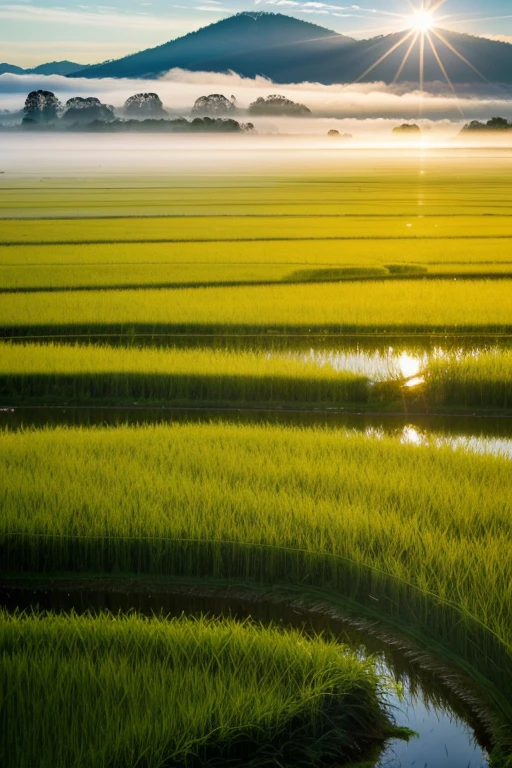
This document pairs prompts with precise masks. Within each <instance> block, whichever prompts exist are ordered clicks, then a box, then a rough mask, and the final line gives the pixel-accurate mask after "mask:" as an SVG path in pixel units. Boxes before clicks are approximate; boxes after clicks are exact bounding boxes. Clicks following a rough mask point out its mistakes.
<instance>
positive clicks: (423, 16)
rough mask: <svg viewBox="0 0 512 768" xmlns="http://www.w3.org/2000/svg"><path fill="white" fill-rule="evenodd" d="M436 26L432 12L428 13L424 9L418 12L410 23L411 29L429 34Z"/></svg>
mask: <svg viewBox="0 0 512 768" xmlns="http://www.w3.org/2000/svg"><path fill="white" fill-rule="evenodd" d="M435 25H436V21H435V19H434V14H433V13H432V11H427V10H425V9H423V8H422V9H421V10H419V11H417V12H416V13H415V14H414V16H413V17H412V18H411V21H410V27H411V29H414V30H416V31H417V32H428V31H429V29H432V27H435Z"/></svg>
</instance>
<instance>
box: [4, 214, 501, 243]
mask: <svg viewBox="0 0 512 768" xmlns="http://www.w3.org/2000/svg"><path fill="white" fill-rule="evenodd" d="M426 237H428V238H431V239H434V240H438V239H443V238H459V239H460V238H496V239H497V238H505V239H510V238H512V216H494V217H485V216H476V215H475V216H468V217H464V218H458V217H450V216H437V217H436V216H430V217H424V216H422V215H421V214H419V213H416V214H415V215H411V216H410V217H409V218H407V217H405V218H402V217H399V218H395V217H393V216H389V217H384V216H383V217H382V218H378V219H375V218H373V217H371V216H370V217H349V216H347V217H346V218H332V217H327V216H312V217H301V216H284V217H272V216H267V217H265V216H262V217H260V218H253V217H251V216H247V217H243V216H242V217H233V216H226V217H220V218H219V217H217V218H216V217H208V216H201V217H178V216H177V217H174V218H125V219H123V218H119V219H101V218H96V219H94V218H90V219H86V218H76V219H58V220H48V219H36V220H33V219H30V220H27V221H23V222H20V221H13V220H6V221H4V222H2V228H1V232H0V244H1V243H3V244H5V245H11V246H12V245H16V244H24V243H35V244H41V245H44V244H51V243H69V244H80V243H95V242H98V243H123V242H124V243H132V242H137V243H151V242H178V243H179V242H224V241H228V242H229V241H241V242H243V241H249V242H251V241H263V242H265V241H269V240H278V241H279V240H290V241H301V240H311V241H315V240H340V241H343V240H364V241H371V240H375V239H387V238H394V239H396V240H398V241H400V240H402V239H403V240H416V239H421V238H426Z"/></svg>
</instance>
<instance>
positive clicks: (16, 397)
mask: <svg viewBox="0 0 512 768" xmlns="http://www.w3.org/2000/svg"><path fill="white" fill-rule="evenodd" d="M340 158H341V155H340ZM338 159H339V158H338ZM272 162H274V160H272ZM322 162H323V163H324V166H325V167H322V169H321V171H320V170H318V171H316V170H315V168H314V167H313V166H311V165H310V166H309V167H307V168H306V165H304V166H303V167H299V165H298V166H297V167H296V168H294V169H293V170H289V172H288V175H286V174H283V173H281V172H278V171H277V170H273V169H272V170H266V171H263V170H261V171H253V172H251V173H248V172H244V173H245V175H244V173H242V172H241V171H240V172H237V173H235V172H229V173H228V172H226V173H225V174H224V173H220V172H219V173H218V174H217V175H216V176H214V175H213V173H212V174H210V175H209V176H208V174H206V175H203V173H202V171H201V173H199V171H197V170H196V171H195V172H194V173H191V174H190V176H181V177H179V176H178V175H176V174H175V176H174V177H172V178H171V177H170V176H165V175H164V174H161V175H159V176H154V177H149V175H148V176H141V175H139V176H130V177H128V176H127V175H124V176H121V175H120V176H115V175H112V174H111V175H110V176H106V175H104V176H99V175H98V176H97V177H96V178H93V177H86V176H84V177H83V178H80V179H79V180H78V181H77V179H75V178H72V177H70V176H68V177H66V176H62V177H59V176H58V175H54V176H53V177H52V176H48V177H46V178H42V177H40V178H36V177H34V178H30V177H29V176H27V177H22V176H19V177H14V176H13V178H8V177H7V175H5V176H2V180H1V181H0V211H1V213H0V217H1V221H0V294H1V301H0V336H1V337H2V338H3V341H2V342H0V400H1V402H2V404H5V405H6V406H13V407H19V406H23V405H26V404H29V403H36V404H39V405H46V404H52V403H53V404H59V405H60V404H64V403H73V404H75V405H86V404H88V405H93V406H103V405H106V404H109V403H111V404H112V403H116V404H129V403H156V404H158V405H159V406H162V405H172V404H174V405H180V404H182V405H186V404H190V403H192V404H194V405H197V406H207V405H211V404H213V405H217V406H218V405H221V404H230V405H231V406H234V407H239V406H240V405H242V404H249V405H250V406H251V407H252V408H253V409H257V408H258V406H263V405H265V404H269V403H270V404H273V405H277V406H279V407H282V406H286V405H288V404H293V405H294V407H297V408H298V409H307V408H309V409H310V410H311V411H312V412H313V411H314V409H315V407H317V406H318V405H319V404H322V405H325V406H328V407H341V408H344V407H345V406H347V410H350V407H352V409H353V410H354V411H360V412H361V413H362V412H364V411H365V410H369V409H372V410H374V411H376V412H380V413H384V412H385V411H386V409H388V410H389V409H390V407H391V406H392V407H393V408H394V409H395V410H401V409H402V410H403V411H404V413H405V412H406V411H407V409H408V408H409V407H410V406H411V404H412V405H413V406H414V403H416V404H418V403H419V404H420V406H421V408H422V409H424V411H426V412H431V411H434V412H435V410H436V409H437V411H438V412H446V411H448V412H451V411H458V410H464V409H466V410H467V411H469V410H470V409H471V410H473V409H474V410H475V412H480V410H481V412H483V411H484V410H485V409H488V411H491V410H492V411H493V412H500V415H501V418H503V419H506V418H507V414H509V412H510V408H511V407H512V356H511V352H510V349H509V348H508V346H507V340H508V339H509V338H510V336H511V334H512V255H511V251H510V243H511V242H512V185H511V184H510V161H509V159H508V156H507V157H501V156H500V158H499V159H498V158H497V157H496V158H494V159H493V158H490V156H487V155H486V156H485V157H484V156H482V157H480V156H478V157H475V158H474V163H469V162H466V161H462V159H461V158H455V157H453V158H452V157H447V158H445V160H444V161H440V160H439V158H436V157H434V156H433V155H432V156H429V154H428V153H425V154H424V155H422V157H421V158H412V159H411V158H409V159H399V160H396V159H395V160H393V162H391V161H389V162H388V161H386V162H384V161H379V162H376V163H373V161H372V160H370V161H367V160H366V159H364V158H363V157H362V156H360V157H359V156H358V158H351V159H350V160H347V159H346V158H345V160H343V162H338V160H337V161H336V162H333V164H332V167H327V163H326V162H324V161H322ZM344 163H345V164H344ZM386 163H387V164H386ZM320 165H321V164H320V161H319V165H318V167H319V168H320ZM359 166H361V167H359ZM290 167H291V166H290ZM173 334H176V335H178V334H184V339H182V340H181V342H180V344H181V346H180V347H178V346H169V345H173V344H175V342H174V341H173V338H174V336H173ZM278 334H282V335H283V337H285V338H286V340H287V341H286V343H287V345H288V349H287V351H286V352H285V351H283V349H284V347H283V349H281V350H279V349H278V348H277V347H276V348H275V349H274V348H273V347H272V343H271V342H272V338H273V337H274V336H276V335H278ZM315 334H318V335H322V334H325V335H326V336H330V335H331V336H332V338H333V339H334V338H335V339H336V344H337V345H340V346H341V347H342V346H343V338H344V336H345V338H348V337H349V336H350V338H351V343H352V344H353V345H356V346H357V345H358V344H361V345H362V347H363V346H364V344H365V343H366V342H367V340H368V339H371V338H374V337H375V338H376V339H378V341H379V345H381V346H382V344H384V347H385V345H386V340H387V339H388V337H389V338H390V342H389V346H390V347H391V345H392V344H395V343H396V342H395V341H391V339H393V338H394V339H396V338H398V339H400V346H401V345H402V343H403V345H404V349H405V348H406V343H407V339H408V338H413V337H414V334H417V335H418V338H419V335H421V336H423V335H427V336H430V335H431V336H432V337H434V336H440V337H442V336H443V335H446V336H447V337H450V338H451V337H454V336H457V337H458V338H460V339H461V343H460V349H457V350H455V351H453V349H452V351H447V352H446V353H445V354H443V355H438V356H437V357H436V355H435V354H434V355H430V356H429V357H428V360H427V361H426V362H425V363H424V364H423V365H422V367H421V368H420V369H419V370H418V371H417V372H415V374H414V375H416V373H417V376H418V379H419V380H420V383H419V385H418V387H417V388H413V389H411V391H410V392H406V391H405V390H403V391H402V393H401V387H402V385H403V384H404V382H405V380H406V378H407V377H408V375H407V376H406V374H404V375H403V376H398V377H397V376H391V375H390V377H389V381H379V382H376V383H375V382H372V381H370V376H369V375H365V374H360V373H353V372H352V373H351V372H350V371H349V370H344V369H343V368H342V367H341V368H340V369H335V368H334V367H333V366H330V365H319V364H318V361H316V359H315V354H316V352H315V350H314V349H313V347H312V350H311V353H310V354H309V358H308V357H307V354H306V355H304V354H294V344H296V343H297V349H299V346H298V339H299V337H300V338H301V339H302V342H301V347H300V348H301V349H302V350H304V349H306V347H307V339H308V338H309V337H310V336H311V338H312V339H314V337H315ZM470 334H471V335H472V337H473V338H477V339H478V337H479V336H481V337H482V338H483V337H484V335H485V339H486V341H485V344H483V343H482V345H481V348H479V349H478V352H477V353H474V351H472V350H471V348H470V346H469V345H466V344H465V341H464V339H465V338H466V339H467V338H469V336H470ZM252 335H253V336H254V337H258V339H259V340H262V339H268V340H269V349H270V353H269V352H268V350H265V349H262V348H261V346H260V348H259V349H258V348H256V343H255V344H254V346H253V348H252V349H251V348H249V346H247V347H244V345H247V344H248V340H249V339H250V338H251V336H252ZM200 337H201V338H200ZM199 338H200V340H199ZM77 339H79V340H80V343H79V344H77V343H76V340H77ZM208 339H209V341H208ZM187 340H188V341H187ZM194 340H195V341H194ZM430 343H431V342H429V344H430ZM441 343H442V342H441ZM194 344H195V347H193V345H194ZM312 344H313V342H312ZM418 344H420V341H419V340H418ZM114 345H115V346H114ZM304 345H306V346H304ZM384 347H383V348H384ZM429 348H430V347H429ZM379 349H380V346H379ZM276 350H277V351H276ZM295 351H296V350H295ZM306 351H307V350H306ZM341 352H343V349H340V353H341ZM418 359H423V358H422V356H421V351H420V352H419V353H418ZM402 373H403V372H402ZM420 401H421V402H420ZM340 404H341V406H340ZM420 406H419V407H420ZM0 489H1V490H0V506H1V510H2V511H1V513H0V563H1V565H0V571H1V572H2V573H3V577H4V579H5V580H6V583H8V582H9V579H13V578H18V577H25V576H26V577H34V578H37V579H41V583H50V580H51V578H52V575H55V574H59V575H61V576H66V575H67V576H72V575H73V574H74V575H85V576H91V577H94V576H97V575H98V574H102V576H103V577H104V578H105V579H107V580H108V579H109V578H111V577H114V576H115V577H116V578H117V579H128V580H129V579H130V578H131V577H133V576H135V575H143V576H144V575H145V576H148V577H152V576H154V577H165V578H168V579H170V580H176V581H180V582H186V583H190V584H193V585H198V584H199V585H201V584H202V585H204V584H209V583H218V584H224V585H226V584H229V585H245V586H248V587H251V586H253V587H256V586H257V585H259V586H260V587H261V586H263V587H265V588H266V589H269V590H272V589H273V588H275V587H276V586H283V585H284V586H287V587H288V588H290V589H292V588H293V589H295V590H297V591H298V593H300V594H304V595H308V596H309V598H310V599H311V600H315V599H317V598H318V600H323V599H328V600H329V601H330V603H331V604H332V605H335V606H337V607H338V608H339V609H340V610H342V611H347V612H348V613H349V614H350V615H351V616H353V617H354V618H356V619H358V618H360V617H365V618H367V619H370V620H372V621H376V622H382V626H383V627H384V629H385V630H386V631H387V632H390V633H391V634H392V633H393V631H401V632H405V634H407V635H408V636H409V637H411V638H414V639H415V641H417V642H418V643H420V644H422V645H424V646H425V647H428V648H429V649H430V650H433V651H434V652H436V653H438V654H440V656H442V657H443V658H444V659H447V660H448V661H449V663H451V664H453V665H454V666H455V667H456V668H457V669H459V670H462V671H463V672H464V673H465V674H467V675H468V676H469V677H470V678H472V680H473V681H474V682H475V683H476V684H477V686H478V688H479V690H480V691H481V692H482V695H483V696H484V698H485V700H486V701H487V702H489V703H490V704H491V706H492V708H493V710H494V712H495V714H496V717H497V720H496V722H497V726H496V730H495V737H496V743H497V744H501V748H502V753H500V754H499V755H498V751H496V752H495V755H494V758H493V759H495V763H494V764H495V765H496V767H497V768H501V767H502V766H507V768H509V766H510V765H511V763H510V755H511V754H512V748H511V747H510V743H509V742H507V739H506V736H507V731H508V729H509V726H510V723H512V710H511V706H510V690H511V689H512V672H511V671H510V670H511V669H512V624H511V617H510V610H509V608H510V605H511V601H512V592H511V588H512V587H511V585H512V578H511V574H512V559H511V552H512V546H511V541H512V506H511V498H512V474H511V472H510V459H509V458H506V457H504V456H492V455H478V454H477V453H476V452H474V451H470V450H466V449H465V447H464V445H463V444H462V443H461V442H460V441H457V440H453V441H452V442H451V443H450V444H448V443H447V442H445V443H442V442H439V441H435V440H432V441H428V440H425V441H424V444H419V445H413V444H407V441H405V440H402V439H399V438H397V437H393V436H389V435H386V434H385V433H384V432H383V431H379V430H376V431H375V430H374V431H372V430H370V431H368V432H367V433H366V434H365V433H364V432H359V433H358V434H356V433H352V432H349V431H347V430H344V429H341V428H332V429H326V428H320V427H315V426H308V427H291V426H284V425H281V426H276V425H269V424H266V423H260V424H256V425H243V424H228V423H223V422H222V421H219V420H218V421H216V422H215V423H214V422H212V423H193V422H191V421H190V422H189V423H187V422H186V421H185V422H184V423H181V424H178V423H176V424H170V425H169V424H164V425H158V426H148V425H140V426H136V427H128V426H123V425H118V426H115V427H113V428H100V427H98V428H92V429H87V428H69V429H68V428H63V427H52V428H50V427H48V428H42V429H18V430H15V431H12V432H9V431H7V430H4V431H0ZM56 638H59V642H58V643H57V642H56ZM0 648H1V649H2V652H3V653H4V658H5V659H7V663H6V664H5V665H3V667H2V669H1V670H0V675H3V685H4V686H7V687H8V689H9V690H10V691H11V695H10V696H9V697H8V698H7V699H6V700H4V702H3V704H0V707H3V709H0V711H1V712H2V715H1V717H2V719H3V720H4V721H5V718H8V721H9V727H8V729H7V731H8V734H9V740H4V741H3V743H2V746H1V747H0V750H2V749H3V750H4V752H3V755H4V758H3V761H4V762H5V760H6V758H5V755H6V754H7V752H9V754H14V755H16V758H15V764H16V766H20V768H21V767H22V766H27V768H28V766H30V767H31V768H32V766H37V768H47V767H48V768H50V766H52V768H53V767H54V766H55V767H56V768H61V767H62V768H68V766H70V767H72V766H76V768H78V766H82V765H87V766H89V765H90V766H91V767H92V768H95V766H98V768H106V766H111V765H114V764H115V765H116V766H118V765H125V764H126V765H135V764H137V765H140V766H141V767H144V768H158V767H159V766H163V765H164V764H166V761H167V764H169V762H170V763H171V764H173V765H174V764H176V765H181V764H183V765H184V766H185V765H186V766H187V768H188V767H191V768H194V766H200V765H201V766H203V765H206V764H211V765H214V764H216V762H217V763H219V764H221V763H222V762H223V761H224V762H225V761H226V759H228V758H229V759H233V764H234V765H246V766H248V765H254V766H256V765H257V766H258V767H259V766H260V765H262V764H265V763H264V760H267V759H268V758H269V757H271V759H272V760H274V763H273V764H278V763H279V764H282V765H288V764H289V765H296V766H299V765H302V764H303V765H308V766H311V765H320V764H323V763H325V762H328V761H331V762H334V757H335V749H336V750H338V752H337V753H336V758H337V760H338V763H341V764H343V763H344V761H345V762H346V760H348V759H354V758H359V757H360V756H361V755H362V752H360V750H361V749H362V748H363V747H364V746H365V745H366V744H367V743H368V741H372V740H374V741H377V742H379V741H381V740H382V739H383V738H384V736H385V735H386V733H389V728H390V722H389V717H388V714H387V713H386V710H385V708H383V706H382V699H381V691H382V680H381V679H379V677H378V676H377V674H376V672H375V667H374V666H372V662H371V661H370V662H368V663H366V662H361V660H360V659H356V658H354V657H353V655H350V654H348V653H347V652H346V649H343V648H339V647H338V646H336V645H334V644H332V643H328V642H326V641H325V640H322V639H319V638H315V639H310V640H306V639H304V638H303V637H299V636H298V635H297V634H295V633H289V634H288V633H286V632H278V631H277V630H275V629H272V628H267V629H263V628H262V627H254V626H249V625H247V626H246V625H240V624H237V623H235V622H224V623H222V622H221V623H214V622H209V621H206V620H201V621H198V622H193V621H191V620H187V619H185V618H182V619H180V620H176V621H170V620H164V619H156V618H154V619H151V620H145V619H142V618H138V617H137V616H135V615H132V616H128V617H125V618H121V617H117V618H116V619H114V618H113V617H111V616H107V615H101V616H96V617H93V616H92V614H91V615H86V616H85V617H82V618H78V617H76V616H62V617H56V616H43V615H19V614H18V615H14V616H8V615H7V614H6V613H2V614H0ZM191 648H193V649H194V652H192V651H191V650H190V649H191ZM248 649H250V653H249V652H248ZM162 659H164V660H165V663H164V664H162V663H161V660H162ZM269 660H270V661H269ZM157 661H158V664H157V663H156V662H157ZM178 671H179V673H180V674H179V675H178V674H177V672H178ZM49 680H51V681H55V685H53V684H52V685H48V681H49ZM78 687H79V688H80V691H81V693H80V696H78V697H77V696H76V690H77V688H78ZM27 691H31V692H33V695H32V694H31V695H27ZM176 691H178V694H176ZM333 691H336V694H339V695H336V696H333V695H332V692H333ZM354 692H356V693H354ZM119 697H124V699H123V700H124V701H126V702H127V706H126V707H124V708H119V707H116V706H115V703H116V702H117V701H119ZM355 698H357V700H358V701H357V706H355V704H354V702H355ZM71 701H72V702H73V706H70V704H69V702H71ZM56 711H57V712H59V713H61V714H60V719H59V718H56V717H55V716H54V713H55V712H56ZM163 712H170V713H171V715H172V716H171V717H169V718H168V719H166V718H165V717H162V713H163ZM155 713H156V714H155ZM347 717H348V718H349V719H348V720H347ZM350 718H353V719H350ZM27 719H28V720H29V721H30V722H31V723H32V724H33V728H31V730H30V733H27V729H26V728H23V723H24V722H26V721H27ZM331 726H333V727H331ZM63 734H64V735H65V738H63ZM70 734H71V735H70ZM334 745H336V746H334ZM340 750H341V754H340ZM263 758H264V759H263ZM427 758H428V756H426V760H425V762H427ZM262 760H263V762H262ZM251 761H254V762H251ZM258 761H259V762H258ZM507 761H508V762H507ZM0 762H1V761H0ZM374 764H375V761H374V762H373V763H372V765H374ZM494 764H493V765H494ZM9 768H10V766H9Z"/></svg>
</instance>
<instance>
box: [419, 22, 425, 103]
mask: <svg viewBox="0 0 512 768" xmlns="http://www.w3.org/2000/svg"><path fill="white" fill-rule="evenodd" d="M424 80H425V33H422V34H421V35H420V93H423V86H424Z"/></svg>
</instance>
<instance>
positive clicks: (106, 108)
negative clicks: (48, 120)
mask: <svg viewBox="0 0 512 768" xmlns="http://www.w3.org/2000/svg"><path fill="white" fill-rule="evenodd" d="M65 110H66V111H65V112H64V114H63V115H62V119H63V120H65V121H66V122H69V123H92V122H93V121H94V120H104V121H110V120H114V118H115V115H114V107H112V106H110V105H108V104H102V103H101V101H100V100H99V99H96V98H95V97H94V96H88V97H87V98H85V99H84V98H82V97H81V96H73V98H71V99H68V100H67V101H66V107H65Z"/></svg>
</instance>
